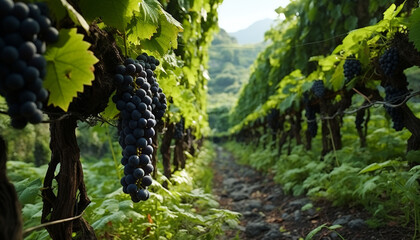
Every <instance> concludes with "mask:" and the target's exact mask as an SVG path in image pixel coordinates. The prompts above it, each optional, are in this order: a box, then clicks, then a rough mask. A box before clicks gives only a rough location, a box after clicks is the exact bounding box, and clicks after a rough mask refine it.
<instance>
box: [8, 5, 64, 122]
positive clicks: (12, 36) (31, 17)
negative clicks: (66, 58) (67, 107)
mask: <svg viewBox="0 0 420 240" xmlns="http://www.w3.org/2000/svg"><path fill="white" fill-rule="evenodd" d="M0 5H1V12H0V19H1V20H0V22H1V28H0V61H1V65H0V78H1V81H0V94H1V95H2V96H3V97H5V98H6V102H7V106H8V108H9V109H8V114H9V116H10V118H11V125H12V127H14V128H17V129H22V128H24V127H25V126H26V125H27V123H28V122H29V123H32V124H37V123H40V122H41V121H42V112H41V110H42V107H43V103H44V102H45V100H47V98H48V91H47V90H46V89H45V88H43V78H44V77H45V75H46V65H47V63H46V60H45V58H44V57H43V55H42V54H44V53H45V51H46V42H48V43H52V42H56V41H57V40H58V31H57V29H55V28H54V27H52V26H51V20H50V19H49V18H48V17H47V15H48V12H47V10H46V9H47V8H45V7H43V5H42V4H39V5H36V4H25V3H22V2H17V3H13V2H12V1H11V0H3V1H1V3H0Z"/></svg>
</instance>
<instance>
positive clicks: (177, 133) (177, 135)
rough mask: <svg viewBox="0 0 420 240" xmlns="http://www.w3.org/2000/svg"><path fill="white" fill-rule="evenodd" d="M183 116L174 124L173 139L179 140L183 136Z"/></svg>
mask: <svg viewBox="0 0 420 240" xmlns="http://www.w3.org/2000/svg"><path fill="white" fill-rule="evenodd" d="M184 124H185V123H184V118H181V120H180V121H179V122H177V123H176V124H175V133H174V139H176V140H180V139H182V138H183V137H184Z"/></svg>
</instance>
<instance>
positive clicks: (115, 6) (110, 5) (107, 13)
mask: <svg viewBox="0 0 420 240" xmlns="http://www.w3.org/2000/svg"><path fill="white" fill-rule="evenodd" d="M138 4H139V1H138V0H118V1H116V0H81V1H80V3H79V6H80V8H81V9H82V13H83V15H84V16H85V17H86V18H87V19H88V20H90V21H93V20H94V19H96V18H101V19H102V21H103V22H104V23H105V24H106V25H108V26H110V27H115V28H117V29H118V30H120V31H124V30H125V28H126V26H127V24H128V23H129V22H131V19H132V17H133V14H134V12H135V11H138V9H139V5H138Z"/></svg>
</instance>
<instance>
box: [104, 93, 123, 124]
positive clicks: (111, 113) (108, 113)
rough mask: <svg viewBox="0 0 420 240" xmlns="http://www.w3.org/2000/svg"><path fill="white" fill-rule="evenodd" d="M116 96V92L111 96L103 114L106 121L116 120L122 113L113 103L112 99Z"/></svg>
mask: <svg viewBox="0 0 420 240" xmlns="http://www.w3.org/2000/svg"><path fill="white" fill-rule="evenodd" d="M114 95H115V92H114V93H113V94H111V96H110V97H109V100H108V106H106V108H105V110H104V111H103V112H102V114H101V115H102V117H103V118H105V119H109V120H111V119H114V118H115V117H116V116H117V114H118V113H120V111H118V109H117V106H116V105H115V103H114V102H113V101H112V97H113V96H114Z"/></svg>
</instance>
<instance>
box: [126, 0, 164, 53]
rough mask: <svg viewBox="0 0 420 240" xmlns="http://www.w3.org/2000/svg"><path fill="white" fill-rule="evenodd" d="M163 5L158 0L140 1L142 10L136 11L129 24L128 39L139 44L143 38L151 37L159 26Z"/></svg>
mask: <svg viewBox="0 0 420 240" xmlns="http://www.w3.org/2000/svg"><path fill="white" fill-rule="evenodd" d="M162 11H163V10H162V6H161V5H160V3H159V2H158V1H156V0H144V1H142V2H140V10H139V12H136V13H135V15H136V16H135V17H134V18H133V19H132V21H131V23H130V24H129V26H128V32H127V39H128V41H130V42H132V43H134V44H136V45H138V44H140V40H141V39H151V38H152V36H153V34H155V33H156V32H157V29H158V27H159V15H160V14H162Z"/></svg>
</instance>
